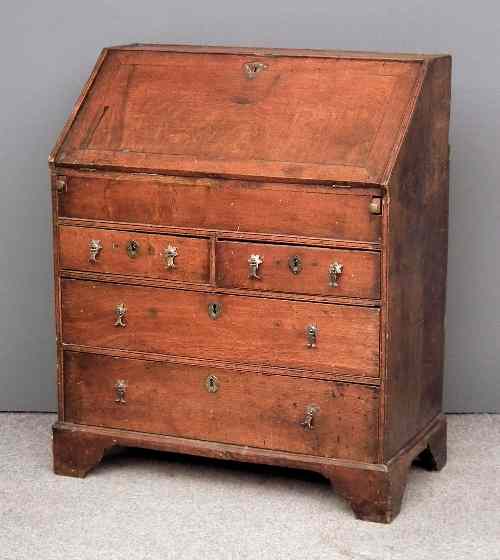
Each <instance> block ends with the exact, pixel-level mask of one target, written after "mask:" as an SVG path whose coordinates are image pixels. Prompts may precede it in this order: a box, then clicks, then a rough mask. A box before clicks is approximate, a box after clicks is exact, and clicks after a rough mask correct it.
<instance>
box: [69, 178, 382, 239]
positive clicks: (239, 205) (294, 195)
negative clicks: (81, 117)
mask: <svg viewBox="0 0 500 560" xmlns="http://www.w3.org/2000/svg"><path fill="white" fill-rule="evenodd" d="M372 198H373V197H372V195H370V194H366V195H352V194H349V193H346V192H345V191H342V192H340V193H339V192H335V191H334V190H332V191H331V192H325V191H320V192H314V191H312V192H311V191H309V190H307V189H305V190H303V191H302V192H301V191H297V190H288V189H287V188H286V187H284V186H281V187H280V186H273V187H271V186H266V185H265V184H264V185H257V184H255V183H254V184H251V185H248V186H245V185H242V184H238V183H237V182H230V183H225V182H223V181H219V182H212V183H209V184H204V183H195V184H193V185H190V186H189V185H182V184H181V185H179V184H176V183H172V184H168V183H165V182H163V181H155V180H153V179H151V180H150V181H143V180H138V179H133V178H131V179H129V180H124V181H122V180H115V179H111V180H110V179H94V178H93V177H91V176H90V177H70V178H68V185H67V191H66V193H65V196H63V197H60V200H59V202H60V206H59V216H64V217H69V218H84V219H90V220H105V221H112V222H132V223H147V224H163V225H169V226H177V227H189V228H203V229H209V230H223V231H224V230H231V231H238V232H245V231H248V232H262V233H278V234H291V235H305V236H312V237H314V236H317V237H329V238H333V239H348V240H359V241H379V240H380V236H381V219H380V216H377V215H372V214H370V212H369V205H370V202H371V200H372ZM278 208H279V213H278V211H277V209H278Z"/></svg>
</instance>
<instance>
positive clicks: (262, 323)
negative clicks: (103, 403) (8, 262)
mask: <svg viewBox="0 0 500 560" xmlns="http://www.w3.org/2000/svg"><path fill="white" fill-rule="evenodd" d="M121 303H123V304H124V305H125V307H126V309H127V314H126V318H125V321H126V327H118V326H115V319H116V315H115V309H116V307H117V306H118V305H119V304H121ZM211 303H218V304H221V305H222V312H221V314H220V316H219V317H218V318H217V319H212V318H210V316H209V313H208V311H209V304H211ZM62 318H63V342H64V343H67V344H82V345H86V346H96V347H102V348H116V349H128V350H135V351H145V352H156V353H159V354H171V355H181V356H191V357H202V358H208V359H215V358H223V359H225V360H228V361H232V362H245V363H253V364H274V365H277V366H282V367H291V368H302V369H309V370H317V371H323V372H331V373H349V374H351V375H359V376H363V375H367V376H372V377H376V376H378V375H379V321H378V318H379V311H378V309H374V308H363V307H354V306H347V305H346V306H332V305H327V304H321V303H307V302H298V301H284V300H273V299H264V298H253V297H244V296H228V295H218V294H217V295H216V294H207V293H200V292H191V291H186V290H168V289H159V288H142V287H139V286H127V285H118V284H109V283H105V282H90V281H88V282H84V281H79V280H63V282H62ZM309 325H315V326H316V327H317V329H318V334H317V346H316V347H315V348H308V336H307V332H306V329H307V327H308V326H309Z"/></svg>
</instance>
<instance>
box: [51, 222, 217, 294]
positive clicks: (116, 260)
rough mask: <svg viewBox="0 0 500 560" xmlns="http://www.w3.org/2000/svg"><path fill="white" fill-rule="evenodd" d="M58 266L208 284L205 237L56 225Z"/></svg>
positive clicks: (207, 259)
mask: <svg viewBox="0 0 500 560" xmlns="http://www.w3.org/2000/svg"><path fill="white" fill-rule="evenodd" d="M59 244H60V266H61V268H65V269H71V270H83V271H89V272H103V273H108V274H124V275H129V276H144V277H148V278H162V279H165V280H177V281H183V282H193V283H208V282H209V278H210V257H209V255H210V250H209V241H208V239H202V238H192V237H182V236H171V235H153V234H144V233H136V232H123V231H115V230H105V229H97V228H84V227H73V226H61V227H60V228H59Z"/></svg>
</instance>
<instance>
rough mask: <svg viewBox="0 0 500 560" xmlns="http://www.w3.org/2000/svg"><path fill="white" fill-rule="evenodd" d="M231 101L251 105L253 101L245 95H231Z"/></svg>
mask: <svg viewBox="0 0 500 560" xmlns="http://www.w3.org/2000/svg"><path fill="white" fill-rule="evenodd" d="M231 101H232V102H233V103H237V104H238V105H251V104H252V103H253V101H252V100H251V99H249V98H248V97H244V96H243V95H234V96H233V97H231Z"/></svg>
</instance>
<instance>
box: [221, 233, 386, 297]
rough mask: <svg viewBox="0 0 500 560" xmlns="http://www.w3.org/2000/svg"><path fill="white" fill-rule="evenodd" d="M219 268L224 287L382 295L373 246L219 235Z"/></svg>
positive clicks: (362, 295)
mask: <svg viewBox="0 0 500 560" xmlns="http://www.w3.org/2000/svg"><path fill="white" fill-rule="evenodd" d="M216 271H217V272H216V276H217V285H218V286H221V287H225V288H246V289H251V290H269V291H272V292H291V293H296V294H319V295H329V296H338V297H352V298H366V299H378V298H380V254H379V253H377V252H374V251H351V250H337V249H323V248H316V247H304V246H294V245H273V244H270V243H243V242H239V241H220V242H218V243H217V264H216Z"/></svg>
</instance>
